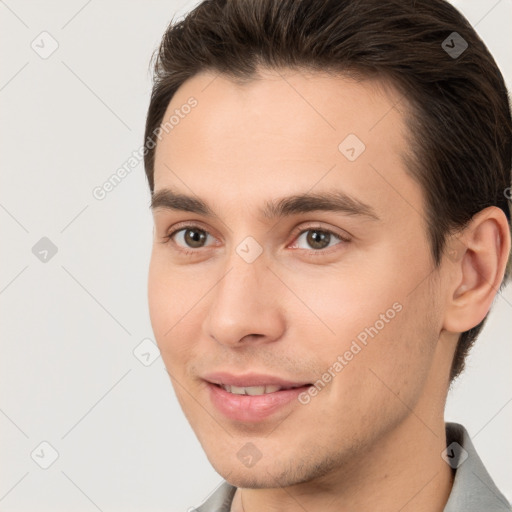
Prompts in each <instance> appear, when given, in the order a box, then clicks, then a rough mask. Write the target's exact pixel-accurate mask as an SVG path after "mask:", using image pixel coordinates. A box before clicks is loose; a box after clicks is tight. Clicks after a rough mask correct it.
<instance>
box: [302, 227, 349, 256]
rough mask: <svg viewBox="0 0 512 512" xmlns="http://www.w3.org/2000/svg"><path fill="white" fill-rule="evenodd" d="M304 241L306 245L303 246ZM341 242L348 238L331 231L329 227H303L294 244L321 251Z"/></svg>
mask: <svg viewBox="0 0 512 512" xmlns="http://www.w3.org/2000/svg"><path fill="white" fill-rule="evenodd" d="M304 242H305V245H306V247H301V246H300V243H303V245H304ZM333 242H334V243H333ZM336 242H337V243H336ZM341 242H348V240H346V239H345V238H343V237H341V236H340V235H337V234H336V233H333V232H332V231H329V230H328V229H319V228H310V229H303V230H302V231H301V232H300V234H299V236H298V237H297V239H296V241H295V243H294V246H295V247H296V248H298V249H306V250H310V251H311V250H313V251H318V252H320V251H322V249H326V248H328V247H332V246H333V245H339V243H341Z"/></svg>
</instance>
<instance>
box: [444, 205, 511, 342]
mask: <svg viewBox="0 0 512 512" xmlns="http://www.w3.org/2000/svg"><path fill="white" fill-rule="evenodd" d="M447 243H448V248H447V256H446V257H445V261H443V264H445V265H447V267H448V269H447V271H448V274H447V276H453V279H452V283H451V285H450V287H449V289H448V290H447V293H448V301H447V307H446V313H445V321H444V326H443V327H444V328H445V329H446V330H447V331H451V332H465V331H467V330H469V329H471V328H472V327H475V326H476V325H478V324H479V323H480V322H481V321H482V320H483V319H484V318H485V316H486V315H487V313H488V312H489V309H490V308H491V305H492V302H493V300H494V297H495V296H496V293H497V292H498V290H499V288H500V285H501V282H502V280H503V276H504V274H505V269H506V265H507V261H508V256H509V253H510V228H509V225H508V221H507V218H506V216H505V214H504V212H503V211H502V210H501V209H499V208H496V207H488V208H486V209H484V210H482V211H480V212H478V213H477V214H476V215H475V216H474V217H473V219H472V220H471V222H470V223H469V224H468V226H467V227H466V228H465V229H464V230H463V231H462V232H461V233H458V234H457V235H456V236H455V235H454V236H452V237H451V238H450V239H449V240H448V241H447ZM450 254H451V255H452V257H450ZM453 255H456V256H455V257H453ZM447 279H448V280H449V279H450V278H449V277H447Z"/></svg>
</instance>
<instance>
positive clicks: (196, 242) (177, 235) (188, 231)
mask: <svg viewBox="0 0 512 512" xmlns="http://www.w3.org/2000/svg"><path fill="white" fill-rule="evenodd" d="M208 236H211V235H209V233H208V232H207V231H205V230H204V229H200V228H198V227H196V226H185V227H184V228H181V229H177V230H176V231H173V232H172V233H171V234H170V235H168V236H167V237H166V238H168V239H174V242H175V243H176V245H177V246H178V247H180V248H182V249H187V248H188V249H200V248H202V247H204V246H205V244H206V241H207V238H208Z"/></svg>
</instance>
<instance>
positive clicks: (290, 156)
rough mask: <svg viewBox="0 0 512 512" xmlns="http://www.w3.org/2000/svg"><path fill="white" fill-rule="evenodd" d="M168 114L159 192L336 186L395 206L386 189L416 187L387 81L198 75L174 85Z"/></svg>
mask: <svg viewBox="0 0 512 512" xmlns="http://www.w3.org/2000/svg"><path fill="white" fill-rule="evenodd" d="M191 98H193V99H194V100H195V102H196V105H195V106H194V108H192V109H190V108H184V106H185V105H187V103H190V99H191ZM173 115H174V118H175V119H174V121H176V120H177V117H179V121H178V122H177V123H176V122H175V123H173V126H172V129H170V130H169V131H168V133H163V134H162V138H161V140H160V141H159V142H158V145H157V148H156V155H155V176H154V177H155V191H157V190H158V189H159V188H165V187H169V186H172V187H173V188H175V189H176V188H179V189H181V191H183V192H190V190H187V188H188V189H192V192H194V194H196V195H200V196H201V197H211V195H212V194H213V193H215V194H216V195H217V196H218V195H219V194H220V195H222V196H223V197H224V198H225V199H226V200H233V201H237V200H238V201H240V200H241V198H242V197H244V198H246V199H250V198H256V197H264V196H266V197H268V196H269V195H274V194H273V192H274V191H275V192H276V193H277V192H279V193H295V192H297V191H299V190H300V192H304V191H305V190H309V189H312V188H313V187H316V186H322V187H324V188H325V187H327V188H328V187H329V186H334V185H336V186H338V185H340V184H342V185H343V186H344V187H345V189H346V192H347V193H350V194H354V193H363V194H364V195H366V197H367V199H369V200H371V199H372V196H374V199H377V196H378V195H382V196H383V197H382V198H381V203H386V201H387V203H388V204H390V205H391V204H392V202H393V201H395V202H396V199H397V197H396V194H397V191H396V190H395V191H394V192H393V187H392V186H390V184H393V183H394V184H395V185H397V186H398V188H399V189H404V190H403V193H404V194H407V193H408V191H407V190H405V189H407V188H408V187H409V188H410V187H414V184H413V183H412V181H411V179H410V178H409V177H408V176H407V175H406V173H405V169H404V163H403V158H402V155H403V154H404V153H406V152H407V149H408V148H407V142H406V139H407V131H406V127H405V115H406V112H405V104H404V101H403V98H401V96H400V94H399V93H398V92H396V91H395V90H394V89H393V88H392V87H390V86H389V85H388V84H385V83H383V82H378V81H376V80H359V81H358V80H355V79H352V78H348V77H344V76H334V75H328V74H319V73H312V72H298V71H291V70H275V71H268V70H266V71H261V73H260V75H259V76H258V77H257V78H256V79H254V80H250V81H247V82H245V83H239V82H235V81H233V80H231V79H230V78H229V77H227V76H225V75H222V74H215V73H211V72H202V73H200V74H198V75H196V76H194V77H192V78H191V79H189V80H187V81H186V82H185V83H184V84H182V86H181V87H180V88H179V89H178V91H177V92H176V94H175V95H174V97H173V99H172V101H171V102H170V104H169V106H168V108H167V111H166V113H165V115H164V118H163V121H162V124H163V123H165V122H166V120H168V119H170V118H171V116H173ZM383 177H384V179H383ZM338 188H339V187H338ZM416 192H417V191H416ZM392 196H393V197H392ZM382 206H385V205H384V204H382Z"/></svg>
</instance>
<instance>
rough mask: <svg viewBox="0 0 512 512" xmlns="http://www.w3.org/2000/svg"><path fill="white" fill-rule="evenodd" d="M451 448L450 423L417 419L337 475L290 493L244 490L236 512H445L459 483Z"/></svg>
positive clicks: (408, 420)
mask: <svg viewBox="0 0 512 512" xmlns="http://www.w3.org/2000/svg"><path fill="white" fill-rule="evenodd" d="M445 448H446V434H445V425H444V420H443V419H442V418H441V419H440V420H439V421H438V422H437V424H435V425H431V424H428V426H427V425H426V424H425V423H423V422H422V420H420V419H419V417H418V416H416V415H415V414H414V413H413V414H410V415H409V416H408V417H407V418H406V420H404V421H403V422H402V423H401V424H400V425H399V426H398V427H397V428H395V429H394V430H393V431H391V432H390V433H389V434H387V435H386V436H385V437H384V438H380V439H379V440H378V442H376V443H375V445H374V446H371V447H369V449H368V450H366V451H365V452H364V453H363V454H359V455H358V457H357V460H353V461H350V463H347V464H346V465H345V466H344V467H341V468H338V469H337V471H336V473H331V474H329V475H325V476H324V477H322V478H321V479H319V480H317V481H314V482H304V483H300V484H296V485H293V486H290V487H286V488H272V489H240V488H239V489H237V492H236V494H235V498H234V500H233V505H232V508H231V510H232V512H256V511H259V510H265V511H268V512H278V511H279V512H303V511H304V510H322V511H324V512H331V511H332V512H334V511H336V512H345V511H349V510H350V511H352V510H372V509H373V510H379V511H380V512H397V511H398V510H400V512H413V511H414V512H442V511H443V509H444V506H445V504H446V502H447V500H448V497H449V495H450V491H451V487H452V483H453V472H452V470H451V468H450V466H448V464H446V462H445V461H444V460H443V459H442V457H441V453H442V451H443V450H444V449H445Z"/></svg>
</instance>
